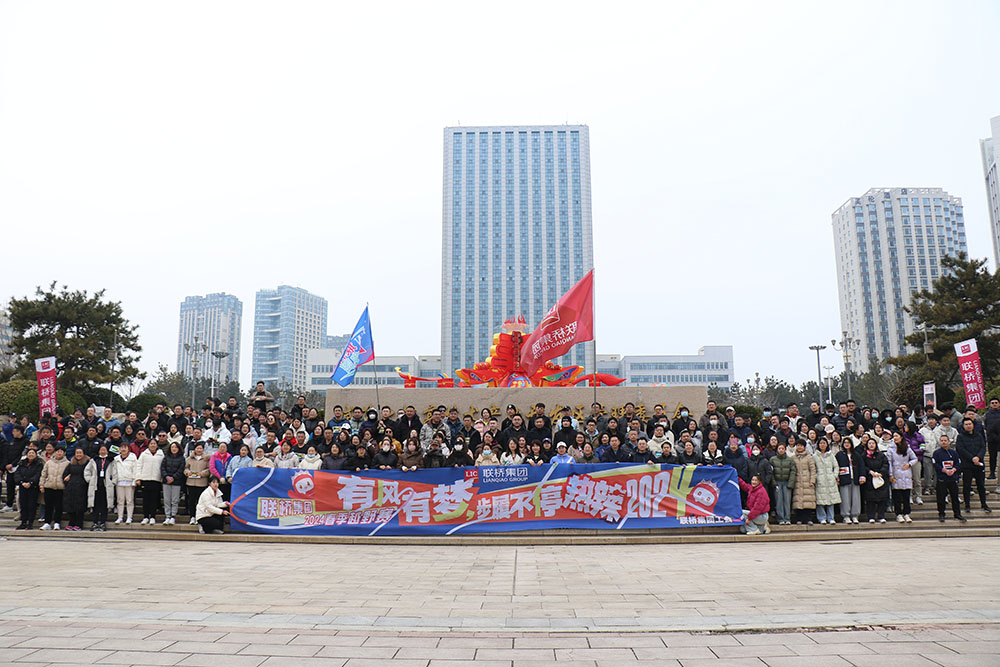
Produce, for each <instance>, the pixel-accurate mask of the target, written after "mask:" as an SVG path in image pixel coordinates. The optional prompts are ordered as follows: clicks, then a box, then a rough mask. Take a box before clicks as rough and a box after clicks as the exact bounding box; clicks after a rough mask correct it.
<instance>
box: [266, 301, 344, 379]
mask: <svg viewBox="0 0 1000 667" xmlns="http://www.w3.org/2000/svg"><path fill="white" fill-rule="evenodd" d="M326 316H327V303H326V299H324V298H323V297H320V296H316V295H315V294H310V293H309V292H307V291H305V290H304V289H301V288H298V287H289V286H288V285H281V286H280V287H278V288H277V289H273V290H260V291H259V292H257V303H256V307H255V308H254V323H253V378H252V381H253V382H255V383H256V382H258V381H263V382H264V383H265V384H268V385H270V384H272V383H275V384H277V383H287V384H290V385H291V386H292V387H294V388H295V389H298V390H302V389H305V388H306V381H307V373H306V352H307V351H308V350H311V349H313V348H320V347H323V346H324V344H325V343H326V341H327V335H326Z"/></svg>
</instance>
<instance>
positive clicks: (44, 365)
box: [35, 357, 58, 417]
mask: <svg viewBox="0 0 1000 667" xmlns="http://www.w3.org/2000/svg"><path fill="white" fill-rule="evenodd" d="M35 375H36V376H38V416H39V417H43V416H44V415H45V413H46V412H47V413H49V414H50V415H54V414H55V413H56V406H57V405H58V403H56V358H55V357H45V358H44V359H35Z"/></svg>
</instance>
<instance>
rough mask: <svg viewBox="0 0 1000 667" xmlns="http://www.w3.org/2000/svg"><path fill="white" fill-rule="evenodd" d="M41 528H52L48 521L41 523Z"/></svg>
mask: <svg viewBox="0 0 1000 667" xmlns="http://www.w3.org/2000/svg"><path fill="white" fill-rule="evenodd" d="M42 530H52V524H50V523H43V524H42Z"/></svg>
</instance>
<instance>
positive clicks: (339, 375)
mask: <svg viewBox="0 0 1000 667" xmlns="http://www.w3.org/2000/svg"><path fill="white" fill-rule="evenodd" d="M374 358H375V344H374V343H373V342H372V325H371V322H370V321H369V320H368V306H365V310H364V312H363V313H361V319H359V320H358V324H357V325H356V326H355V327H354V333H352V334H351V340H350V341H349V342H348V343H347V347H345V348H344V351H343V353H342V354H341V355H340V361H338V362H337V367H336V368H335V369H334V370H333V375H331V376H330V377H331V378H333V381H334V382H336V383H337V384H339V385H340V386H341V387H346V386H347V385H349V384H351V383H352V382H354V374H355V373H357V372H358V366H360V365H361V364H366V363H368V362H369V361H371V360H372V359H374Z"/></svg>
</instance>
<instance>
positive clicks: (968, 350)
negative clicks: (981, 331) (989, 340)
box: [955, 338, 986, 410]
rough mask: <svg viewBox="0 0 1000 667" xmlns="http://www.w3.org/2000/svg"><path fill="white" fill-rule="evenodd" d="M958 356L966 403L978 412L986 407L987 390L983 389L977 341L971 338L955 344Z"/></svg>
mask: <svg viewBox="0 0 1000 667" xmlns="http://www.w3.org/2000/svg"><path fill="white" fill-rule="evenodd" d="M955 354H956V355H957V356H958V370H959V371H960V372H961V373H962V384H963V385H964V386H965V402H966V403H968V404H969V405H971V406H972V407H974V408H975V409H977V410H982V409H984V408H985V407H986V390H985V389H984V388H983V367H982V365H981V364H980V363H979V348H978V347H977V346H976V339H975V338H970V339H969V340H963V341H962V342H960V343H955Z"/></svg>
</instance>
